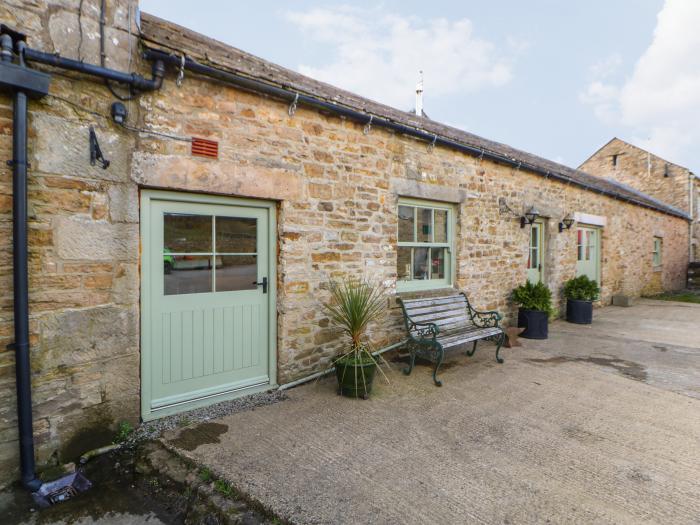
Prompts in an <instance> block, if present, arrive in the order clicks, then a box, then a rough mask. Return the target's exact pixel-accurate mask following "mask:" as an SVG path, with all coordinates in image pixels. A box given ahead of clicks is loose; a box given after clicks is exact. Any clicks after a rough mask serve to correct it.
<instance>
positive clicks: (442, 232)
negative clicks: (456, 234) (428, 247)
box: [433, 210, 447, 242]
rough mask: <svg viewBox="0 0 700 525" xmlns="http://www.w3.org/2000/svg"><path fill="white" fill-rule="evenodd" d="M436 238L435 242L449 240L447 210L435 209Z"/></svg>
mask: <svg viewBox="0 0 700 525" xmlns="http://www.w3.org/2000/svg"><path fill="white" fill-rule="evenodd" d="M433 214H434V217H435V219H434V220H435V225H434V226H435V238H434V239H433V242H447V210H433Z"/></svg>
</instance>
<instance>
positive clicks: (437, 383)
mask: <svg viewBox="0 0 700 525" xmlns="http://www.w3.org/2000/svg"><path fill="white" fill-rule="evenodd" d="M437 352H438V358H437V363H436V364H435V370H433V381H435V386H442V381H438V378H437V373H438V368H440V365H441V364H442V360H443V359H444V358H445V351H444V350H443V349H442V347H438V348H437Z"/></svg>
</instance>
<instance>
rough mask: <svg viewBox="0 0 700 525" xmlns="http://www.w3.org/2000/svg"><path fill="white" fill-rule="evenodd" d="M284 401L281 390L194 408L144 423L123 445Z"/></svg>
mask: <svg viewBox="0 0 700 525" xmlns="http://www.w3.org/2000/svg"><path fill="white" fill-rule="evenodd" d="M285 399H288V396H287V394H286V393H285V392H284V391H282V390H274V391H271V392H261V393H259V394H252V395H250V396H246V397H240V398H238V399H232V400H230V401H222V402H221V403H216V404H215V405H210V406H207V407H202V408H196V409H194V410H190V411H189V412H182V413H180V414H174V415H172V416H167V417H164V418H161V419H156V420H154V421H146V422H144V423H142V424H141V425H140V426H139V427H138V428H136V429H135V430H134V432H132V434H131V435H130V436H129V439H128V440H127V442H126V443H125V444H124V445H126V446H127V447H128V446H131V445H135V444H136V443H139V442H141V441H144V440H149V439H157V438H159V437H160V436H161V435H162V434H163V432H166V431H168V430H172V429H174V428H180V427H185V426H189V425H191V424H192V423H198V422H200V421H208V420H210V419H218V418H221V417H224V416H228V415H230V414H234V413H236V412H243V411H245V410H253V409H255V408H257V407H261V406H266V405H273V404H275V403H279V402H280V401H284V400H285Z"/></svg>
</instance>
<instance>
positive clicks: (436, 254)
mask: <svg viewBox="0 0 700 525" xmlns="http://www.w3.org/2000/svg"><path fill="white" fill-rule="evenodd" d="M430 257H431V271H430V278H431V279H444V278H445V248H431V250H430Z"/></svg>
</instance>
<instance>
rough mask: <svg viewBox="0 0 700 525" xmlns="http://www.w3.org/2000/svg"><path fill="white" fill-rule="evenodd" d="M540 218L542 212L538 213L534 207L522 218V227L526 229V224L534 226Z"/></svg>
mask: <svg viewBox="0 0 700 525" xmlns="http://www.w3.org/2000/svg"><path fill="white" fill-rule="evenodd" d="M539 216H540V212H539V211H537V208H535V207H534V206H532V207H531V208H530V209H529V210H528V211H526V212H525V215H523V216H522V217H520V227H521V228H524V227H525V225H526V224H532V223H533V222H535V221H536V220H537V217H539Z"/></svg>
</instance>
